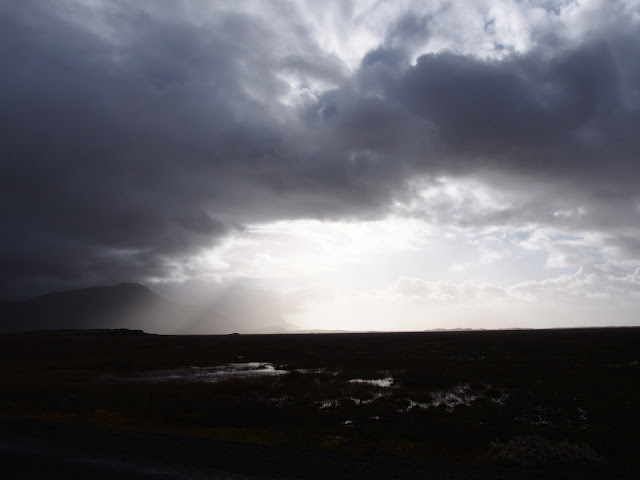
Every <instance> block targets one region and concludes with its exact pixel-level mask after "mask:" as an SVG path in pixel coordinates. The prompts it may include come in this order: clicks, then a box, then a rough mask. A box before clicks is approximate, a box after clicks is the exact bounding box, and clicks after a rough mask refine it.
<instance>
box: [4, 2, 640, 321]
mask: <svg viewBox="0 0 640 480" xmlns="http://www.w3.org/2000/svg"><path fill="white" fill-rule="evenodd" d="M0 31H2V32H3V41H2V42H0V60H1V61H2V65H3V72H4V74H3V75H2V76H1V77H0V99H1V102H2V103H1V105H2V108H1V109H0V132H1V133H0V138H1V142H0V149H1V155H2V156H1V160H0V162H1V163H0V168H1V171H0V173H1V175H0V187H1V188H0V212H1V214H2V220H3V236H2V248H1V249H0V289H1V291H2V295H3V296H4V297H7V298H18V297H25V296H29V295H32V294H36V293H41V292H44V291H48V290H52V289H58V288H70V287H77V286H84V285H95V284H104V283H116V282H119V281H121V280H127V281H141V282H147V283H149V282H152V283H154V285H156V288H157V289H159V290H162V291H163V292H166V293H169V294H173V295H176V296H182V297H183V298H184V297H186V295H187V293H188V292H191V293H189V295H190V296H191V297H193V299H194V300H201V301H203V300H205V299H206V300H207V301H209V300H211V299H215V298H219V292H220V291H226V289H229V288H234V289H235V288H239V289H240V290H239V291H241V292H249V293H246V295H244V293H243V295H240V296H239V297H242V296H244V297H245V299H246V298H249V299H250V298H253V299H255V302H256V303H265V302H266V301H265V300H264V299H265V298H266V297H265V296H269V297H270V298H272V300H273V302H271V304H274V305H279V306H280V307H279V308H281V312H282V314H283V315H284V316H285V317H286V318H287V320H289V321H293V320H295V321H296V322H297V324H298V325H303V326H305V327H309V328H325V327H326V326H327V325H329V324H330V323H331V322H327V320H326V315H325V320H322V315H321V314H320V313H319V312H324V313H325V314H330V313H331V311H333V314H332V318H334V319H335V321H333V320H332V322H333V323H335V324H343V325H345V328H347V325H349V324H350V322H353V318H355V317H358V318H366V317H367V315H369V314H371V315H372V316H371V317H370V318H378V320H375V321H374V320H372V322H371V325H367V322H366V321H364V322H362V323H361V324H360V323H358V325H360V326H359V327H358V328H360V329H371V328H385V329H387V328H390V329H395V328H430V327H433V326H434V325H437V326H443V325H441V323H442V321H444V320H445V319H452V318H454V317H455V319H456V320H455V321H454V320H451V322H452V323H451V324H452V325H453V324H454V323H455V324H456V326H460V325H458V324H460V323H461V324H464V326H485V325H493V324H491V322H490V321H489V320H488V319H489V318H490V315H492V313H491V312H488V311H487V312H485V313H477V312H482V311H483V309H482V308H478V303H479V302H480V303H482V304H483V305H485V306H487V308H489V306H491V305H494V303H495V301H497V300H500V302H501V303H500V309H501V312H504V315H503V318H505V320H504V324H505V325H507V324H509V325H514V326H517V325H519V326H522V325H524V324H527V325H532V326H535V325H538V324H540V325H541V323H540V322H536V321H535V315H534V314H533V313H532V312H534V311H535V308H543V305H545V307H544V308H547V306H548V308H552V307H553V306H554V305H555V306H556V307H557V310H555V312H556V313H555V314H548V313H547V314H545V319H549V318H550V319H551V320H549V322H550V323H551V324H554V325H561V324H572V325H573V324H579V323H580V318H587V317H581V315H584V312H578V311H577V310H571V309H574V307H575V303H576V301H577V300H576V299H581V300H580V301H584V303H583V307H584V309H587V307H588V306H589V305H591V303H590V302H591V301H592V300H593V299H601V300H602V299H605V298H606V299H609V300H607V302H608V303H607V302H600V304H599V305H600V306H599V307H598V308H597V309H596V310H592V311H593V312H594V311H598V312H602V311H608V312H613V311H615V312H618V313H619V316H618V318H620V321H619V322H620V323H628V322H631V321H633V316H632V313H630V312H632V309H631V307H629V308H628V309H627V307H626V306H622V305H621V306H616V305H617V303H616V302H619V301H621V300H620V298H621V297H620V295H622V294H621V293H620V292H619V290H620V291H621V292H625V293H624V299H625V300H624V302H623V303H624V305H627V304H630V305H633V304H634V302H636V300H635V299H636V296H635V295H634V294H633V293H632V289H629V288H627V287H630V284H632V283H633V281H632V279H634V278H635V276H634V275H636V274H635V273H634V272H637V270H636V269H637V267H638V266H639V265H640V241H639V240H638V239H639V238H640V222H639V221H638V220H639V216H640V190H639V189H638V187H637V185H638V184H639V180H640V164H639V163H638V155H639V154H640V136H639V135H638V125H640V80H639V79H640V57H638V55H637V45H638V43H639V42H640V2H638V1H637V0H626V1H625V0H614V1H604V0H600V1H598V0H590V1H581V2H575V1H561V0H558V1H553V0H541V1H526V2H525V1H516V0H478V1H474V2H448V1H438V0H422V1H400V2H374V1H351V2H350V1H335V2H312V1H309V2H304V1H293V0H291V1H278V2H262V1H240V2H234V3H233V4H231V3H229V2H210V1H198V0H193V1H184V2H157V1H139V2H135V3H131V2H124V1H109V2H104V1H100V0H91V1H90V0H63V1H59V2H41V1H37V0H24V1H21V2H5V3H3V4H2V5H0ZM586 271H590V272H591V271H593V272H596V273H594V274H595V275H596V277H597V279H598V281H597V282H596V281H593V282H590V281H589V282H587V281H582V280H580V279H581V278H583V277H584V276H585V275H586V274H585V272H586ZM602 272H610V273H607V274H606V275H605V274H604V273H602ZM574 277H575V278H574ZM407 278H412V279H415V280H411V281H410V282H409V284H410V285H414V287H415V288H416V289H417V290H420V291H426V292H431V293H428V294H424V295H422V299H423V300H422V301H421V302H415V301H413V300H411V299H410V298H409V299H408V298H407V296H406V295H400V294H399V293H398V291H399V290H403V288H402V286H403V285H405V286H406V285H407V282H408V281H407V280H406V279H407ZM569 278H574V280H568V279H569ZM585 278H587V277H585ZM588 278H591V277H588ZM624 279H627V280H624ZM625 282H626V283H625ZM420 285H422V286H420ZM474 285H475V286H474ZM621 285H622V286H621ZM470 286H474V287H473V288H471V287H470ZM551 286H553V288H551ZM412 288H413V287H412ZM469 288H471V290H474V289H476V290H477V291H478V292H484V293H477V294H474V295H472V297H469V296H468V295H466V294H464V295H463V294H460V293H459V292H463V291H465V292H466V291H468V290H469ZM336 289H338V293H339V295H338V294H337V293H335V292H336ZM443 289H444V290H443ZM448 289H451V291H453V292H458V293H456V294H455V295H453V296H452V298H453V299H454V300H455V301H453V304H452V305H449V306H448V307H447V312H444V311H441V312H440V313H441V314H442V316H441V317H440V318H441V319H443V320H442V321H441V320H434V317H433V316H429V318H426V317H427V316H426V315H425V312H427V311H428V309H429V308H437V309H440V310H442V306H441V305H439V304H438V300H437V299H438V298H440V297H441V296H442V295H441V294H440V293H442V292H443V291H445V290H447V291H448ZM618 289H619V290H618ZM485 290H487V291H488V292H489V293H487V292H485ZM251 291H253V292H256V293H254V294H253V295H252V294H251V293H250V292H251ZM474 291H475V290H474ZM551 291H553V295H552V297H553V302H550V300H549V299H550V295H551V294H550V292H551ZM193 292H196V293H193ZM332 292H333V293H332ZM389 292H396V293H394V294H393V295H392V294H391V293H389ZM438 292H440V293H438ZM496 292H497V293H496ZM518 292H520V293H518ZM522 292H527V293H526V294H524V293H522ZM616 292H617V293H616ZM336 295H338V296H336ZM443 295H444V294H443ZM196 297H197V298H196ZM409 297H411V296H409ZM234 298H235V296H234ZM338 298H340V299H341V300H340V301H339V302H338V300H337V299H338ZM274 299H275V300H274ZM359 299H360V300H359ZM363 299H366V300H363ZM496 299H497V300H496ZM239 301H240V302H242V300H239ZM249 301H250V300H249ZM336 302H338V303H340V305H341V307H340V308H337V307H336V308H337V309H335V308H334V307H335V306H336V305H337V304H338V303H336ZM483 302H484V303H483ZM536 302H538V303H536ZM267 303H268V302H267ZM378 303H380V304H381V305H382V304H384V305H387V307H384V308H383V307H382V306H380V308H378V310H377V311H376V312H373V313H372V312H370V310H371V308H369V307H367V305H377V304H378ZM605 304H606V305H605ZM331 305H333V306H334V307H330V306H331ZM365 307H366V308H365ZM534 307H535V308H534ZM332 308H334V310H331V309H332ZM594 308H595V307H594ZM607 308H608V309H609V310H606V309H607ZM567 309H569V310H567ZM603 309H604V310H603ZM230 310H233V308H231V307H230ZM367 312H368V313H367ZM474 312H476V313H474ZM509 312H520V313H522V312H529V313H527V314H526V315H520V314H519V317H518V318H526V320H519V319H515V315H511V316H510V314H509ZM374 313H375V315H374ZM445 313H446V314H445ZM501 315H502V314H501ZM569 315H571V316H572V317H571V319H569V318H568V316H569ZM590 315H591V314H590ZM614 316H615V315H611V314H608V313H607V314H603V315H602V316H601V318H602V320H601V321H602V322H604V323H618V322H617V321H613V320H611V318H613V317H614ZM592 317H593V315H591V316H590V317H589V319H588V321H587V322H586V323H597V319H595V317H593V318H592ZM403 318H413V320H411V321H409V320H407V321H403ZM465 318H466V319H468V320H464V319H465ZM447 321H448V320H447ZM545 321H546V320H545ZM314 322H315V323H314ZM465 322H466V324H465ZM333 323H332V327H331V328H338V325H333ZM356 323H357V322H356ZM445 323H446V322H445ZM501 325H502V323H501ZM349 328H351V327H349Z"/></svg>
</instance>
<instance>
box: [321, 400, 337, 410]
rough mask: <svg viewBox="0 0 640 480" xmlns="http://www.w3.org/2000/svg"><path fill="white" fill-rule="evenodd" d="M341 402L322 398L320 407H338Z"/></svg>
mask: <svg viewBox="0 0 640 480" xmlns="http://www.w3.org/2000/svg"><path fill="white" fill-rule="evenodd" d="M339 404H340V402H339V401H338V400H322V401H321V402H318V408H320V410H322V409H323V408H332V407H337V406H338V405H339Z"/></svg>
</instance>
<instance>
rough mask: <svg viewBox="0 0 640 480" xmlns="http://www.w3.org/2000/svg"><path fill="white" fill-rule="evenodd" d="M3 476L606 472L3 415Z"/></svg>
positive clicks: (450, 478) (253, 477)
mask: <svg viewBox="0 0 640 480" xmlns="http://www.w3.org/2000/svg"><path fill="white" fill-rule="evenodd" d="M0 478H3V479H6V480H8V479H35V478H46V479H64V480H69V479H76V478H78V479H80V478H82V479H95V480H102V479H114V478H117V479H125V480H129V479H132V480H133V479H135V480H139V479H171V480H174V479H175V480H182V479H229V480H263V479H273V478H280V479H324V478H327V479H329V478H330V479H367V480H371V479H379V478H380V479H399V480H402V479H422V480H445V479H446V480H489V479H491V480H500V479H505V480H506V479H509V480H512V479H515V480H517V479H522V480H555V479H558V480H559V479H561V478H562V479H576V480H578V479H580V480H582V479H584V480H601V479H602V478H604V477H599V476H592V475H586V474H573V475H568V474H567V473H562V474H552V473H543V472H523V471H518V470H509V469H495V468H494V469H479V468H471V467H467V466H460V465H443V464H434V463H433V462H429V463H427V462H420V461H413V460H404V459H398V458H389V457H368V456H353V455H342V454H332V453H318V452H308V451H301V450H300V451H299V450H292V449H283V448H274V447H261V446H254V445H244V444H236V443H230V442H220V441H213V440H202V439H196V438H185V437H175V436H167V435H154V434H143V433H132V432H124V431H113V430H104V429H99V428H89V427H78V426H69V425H57V424H48V423H43V422H38V421H18V420H8V419H0ZM607 478H610V477H607Z"/></svg>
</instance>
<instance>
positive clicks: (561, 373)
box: [0, 328, 640, 473]
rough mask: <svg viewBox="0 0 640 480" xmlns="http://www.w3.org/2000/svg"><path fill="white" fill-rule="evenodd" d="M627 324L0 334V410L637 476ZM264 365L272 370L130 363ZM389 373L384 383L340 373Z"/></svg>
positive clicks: (633, 355)
mask: <svg viewBox="0 0 640 480" xmlns="http://www.w3.org/2000/svg"><path fill="white" fill-rule="evenodd" d="M638 345H640V328H608V329H575V330H536V331H482V332H430V333H370V334H323V335H312V334H306V335H228V336H156V335H147V334H142V333H141V332H135V331H129V330H119V331H118V330H116V331H60V332H32V333H21V334H18V333H5V334H2V335H0V414H2V415H7V416H14V417H37V418H44V419H49V420H58V421H68V422H77V423H89V424H98V425H105V426H109V427H118V428H127V429H142V430H149V431H162V432H175V433H180V434H189V435H198V436H208V437H214V438H221V439H228V440H236V441H245V442H251V443H265V444H275V445H288V446H296V447H302V448H311V449H329V450H340V451H352V452H370V453H386V454H392V455H403V456H416V457H428V458H437V459H447V460H451V461H462V462H480V463H492V462H496V463H509V464H515V465H520V466H523V467H542V468H555V469H557V468H561V469H563V468H567V469H576V468H578V469H579V468H583V469H589V470H591V469H599V470H605V471H609V472H626V473H640V460H639V459H640V455H638V447H639V446H640V410H639V409H638V406H639V405H640V365H639V362H640V349H639V348H638ZM237 362H270V363H271V364H273V365H274V366H276V368H280V369H282V370H286V373H284V374H281V375H277V376H257V377H251V378H229V379H226V380H223V381H217V382H209V383H206V382H195V381H186V380H181V379H179V378H176V379H173V380H169V381H162V382H160V381H156V382H154V381H149V377H148V376H147V377H146V376H145V375H144V372H150V371H158V370H171V369H174V368H179V367H187V366H201V367H210V366H216V365H225V364H229V363H237ZM383 378H392V379H393V383H392V386H390V387H386V386H379V385H376V384H370V383H362V382H360V383H355V382H350V381H349V380H353V379H383Z"/></svg>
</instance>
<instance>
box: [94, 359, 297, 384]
mask: <svg viewBox="0 0 640 480" xmlns="http://www.w3.org/2000/svg"><path fill="white" fill-rule="evenodd" d="M286 373H288V371H287V370H281V369H278V368H276V367H274V366H273V364H271V363H268V362H246V363H230V364H227V365H219V366H216V367H183V368H176V369H173V370H156V371H147V372H138V373H137V374H136V375H134V376H132V377H117V376H115V375H109V376H107V378H108V379H111V380H118V381H127V380H129V381H131V380H143V381H147V382H201V383H214V382H221V381H223V380H228V379H231V378H258V377H266V376H277V375H284V374H286Z"/></svg>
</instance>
